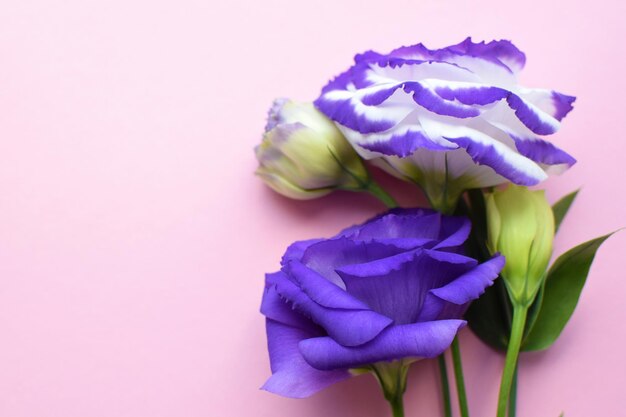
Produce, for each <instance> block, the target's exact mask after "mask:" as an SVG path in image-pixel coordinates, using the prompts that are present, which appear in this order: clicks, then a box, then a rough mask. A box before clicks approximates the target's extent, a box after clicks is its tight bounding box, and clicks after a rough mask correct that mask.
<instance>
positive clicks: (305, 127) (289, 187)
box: [255, 99, 369, 200]
mask: <svg viewBox="0 0 626 417" xmlns="http://www.w3.org/2000/svg"><path fill="white" fill-rule="evenodd" d="M255 152H256V157H257V160H258V161H259V168H258V169H257V171H256V174H257V175H259V176H260V177H261V178H262V179H263V181H265V183H266V184H267V185H269V186H270V187H272V188H273V189H274V190H275V191H277V192H278V193H280V194H283V195H285V196H287V197H290V198H294V199H299V200H306V199H311V198H316V197H320V196H322V195H325V194H328V193H330V192H331V191H333V190H335V189H337V188H342V189H353V190H356V189H362V188H363V187H364V185H366V184H367V183H369V176H368V173H367V170H366V169H365V166H364V165H363V162H362V161H361V158H360V157H359V156H358V155H357V153H356V152H355V151H354V149H353V148H352V146H351V145H350V143H349V142H348V141H347V140H346V139H345V138H344V136H343V135H342V134H341V132H340V131H339V130H338V129H337V127H336V126H335V125H334V123H333V122H332V121H331V120H329V119H328V118H326V116H324V115H323V114H322V113H320V112H319V111H318V110H317V109H315V107H314V106H313V104H311V103H296V102H293V101H291V100H286V99H279V100H276V101H275V102H274V105H273V106H272V109H271V110H270V112H269V115H268V122H267V126H266V128H265V134H264V135H263V141H262V142H261V144H260V145H259V146H257V147H256V149H255Z"/></svg>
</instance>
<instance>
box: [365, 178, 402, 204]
mask: <svg viewBox="0 0 626 417" xmlns="http://www.w3.org/2000/svg"><path fill="white" fill-rule="evenodd" d="M363 189H364V190H365V191H367V192H368V193H370V194H371V195H373V196H374V197H376V198H378V199H379V200H380V201H382V202H383V204H384V205H386V206H387V207H389V208H394V207H398V203H397V202H396V200H395V199H394V198H393V197H392V196H391V194H389V193H388V192H387V191H385V190H384V189H383V188H382V187H381V186H380V185H378V184H377V183H376V182H374V181H373V180H370V181H369V182H368V183H367V184H365V185H364V186H363Z"/></svg>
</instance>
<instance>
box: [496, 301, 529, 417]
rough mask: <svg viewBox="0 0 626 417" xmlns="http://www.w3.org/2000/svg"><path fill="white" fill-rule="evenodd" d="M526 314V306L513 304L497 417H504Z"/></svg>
mask: <svg viewBox="0 0 626 417" xmlns="http://www.w3.org/2000/svg"><path fill="white" fill-rule="evenodd" d="M527 314H528V306H527V305H519V304H515V305H514V307H513V324H512V325H511V337H510V339H509V348H508V349H507V351H506V359H505V362H504V370H503V371H502V382H501V383H500V395H499V396H498V413H497V417H506V412H507V406H508V403H509V396H510V394H511V386H512V385H513V381H514V377H515V372H516V369H517V359H518V357H519V350H520V347H521V344H522V337H523V336H524V326H525V325H526V316H527Z"/></svg>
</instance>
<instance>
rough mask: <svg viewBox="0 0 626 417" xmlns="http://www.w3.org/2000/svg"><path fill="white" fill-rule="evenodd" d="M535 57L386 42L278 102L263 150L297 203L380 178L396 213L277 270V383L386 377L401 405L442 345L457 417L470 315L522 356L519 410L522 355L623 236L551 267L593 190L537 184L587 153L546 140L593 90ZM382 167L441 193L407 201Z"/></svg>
mask: <svg viewBox="0 0 626 417" xmlns="http://www.w3.org/2000/svg"><path fill="white" fill-rule="evenodd" d="M525 60H526V57H525V55H524V54H523V53H522V52H521V51H520V50H519V49H517V48H516V47H515V46H514V45H513V44H512V43H511V42H508V41H493V42H489V43H485V42H482V43H475V42H473V41H472V40H471V39H466V40H465V41H463V42H461V43H460V44H457V45H453V46H449V47H447V48H443V49H436V50H431V49H428V48H426V47H425V46H424V45H422V44H418V45H413V46H409V47H401V48H398V49H395V50H393V51H392V52H390V53H388V54H381V53H377V52H373V51H368V52H365V53H362V54H359V55H357V56H356V57H355V60H354V61H355V62H354V64H353V65H352V66H351V67H350V68H348V69H347V70H346V71H345V72H343V73H341V74H340V75H338V76H337V77H335V78H334V79H333V80H331V81H330V82H329V83H328V84H327V85H326V86H325V87H324V88H323V89H322V92H321V95H320V96H319V97H318V98H317V100H315V101H314V102H313V103H298V102H294V101H291V100H286V99H279V100H276V101H275V103H274V105H273V106H272V108H271V109H270V112H269V115H268V121H267V126H266V128H265V134H264V136H263V140H262V143H261V144H260V145H259V146H258V147H257V149H256V156H257V159H258V161H259V168H258V170H257V174H258V176H259V177H261V178H262V179H263V180H264V181H265V183H267V184H268V185H269V186H270V187H272V188H273V189H274V190H276V191H277V192H279V193H281V194H283V195H285V196H287V197H291V198H295V199H312V198H317V197H320V196H323V195H325V194H328V193H331V192H333V191H336V190H347V191H355V192H367V193H370V194H371V195H373V196H374V197H376V198H378V199H380V200H381V202H382V203H384V204H385V205H386V206H387V207H388V211H386V212H384V213H382V214H378V215H376V216H375V217H373V218H371V219H370V220H368V221H366V222H364V223H363V224H360V225H356V226H350V227H347V228H346V229H344V230H342V231H340V232H339V233H338V234H337V235H335V236H333V237H331V238H317V239H309V240H303V241H299V242H295V243H293V244H292V245H291V246H290V247H289V248H287V250H286V252H285V254H284V256H283V258H282V260H281V262H280V269H279V271H278V272H275V273H271V274H267V275H266V279H265V290H264V293H263V299H262V303H261V312H262V313H263V315H265V317H266V327H267V339H268V348H269V357H270V363H271V370H272V375H271V377H270V378H269V379H268V380H267V382H265V384H264V385H263V389H265V390H267V391H270V392H273V393H276V394H279V395H283V396H287V397H294V398H301V397H307V396H310V395H312V394H314V393H316V392H317V391H319V390H321V389H323V388H325V387H327V386H329V385H331V384H334V383H336V382H338V381H341V380H344V379H347V378H350V377H352V376H357V375H362V374H372V375H373V376H374V377H375V378H376V379H377V380H378V382H379V383H380V386H381V388H382V392H383V395H384V398H385V399H386V400H387V401H388V402H389V404H390V406H391V410H392V414H393V416H394V417H399V416H404V408H403V395H404V394H405V392H406V391H407V383H406V381H407V373H408V370H409V367H410V366H411V364H412V363H414V362H416V361H419V360H427V359H436V360H437V361H438V364H439V367H440V370H441V372H440V375H441V378H440V381H439V383H440V384H441V393H442V401H443V404H444V407H443V410H444V413H445V415H446V416H451V415H452V412H451V409H452V408H451V398H450V391H449V385H450V382H449V381H448V376H447V375H448V373H447V368H448V367H449V364H448V363H446V362H447V360H446V357H445V356H444V353H445V351H446V350H448V349H450V350H451V355H450V356H451V358H452V367H453V370H454V372H453V373H454V376H455V378H454V383H455V384H456V388H457V389H456V392H457V395H458V403H459V411H460V414H461V416H463V417H466V416H468V415H469V411H468V407H467V398H466V391H465V386H464V383H465V382H464V376H463V366H462V363H461V354H460V349H461V347H460V346H459V341H458V338H457V334H458V332H459V331H460V329H462V328H463V327H465V326H466V325H467V326H468V327H469V328H470V329H471V330H472V331H473V332H474V333H475V334H476V335H477V336H478V337H479V338H480V339H481V340H483V341H484V342H485V343H487V344H488V345H489V346H491V347H492V348H494V350H496V351H498V352H501V353H502V354H504V357H505V361H504V366H503V371H502V379H501V383H500V392H499V398H498V404H497V410H494V411H495V412H496V415H497V416H498V417H504V416H509V417H513V416H515V414H516V390H517V384H516V378H517V366H518V358H519V355H520V353H521V352H524V351H533V350H542V349H547V348H549V347H550V345H551V344H552V343H553V342H554V341H555V340H556V339H557V338H558V336H559V334H560V333H561V331H562V329H563V328H564V326H565V325H566V323H567V322H568V320H569V318H570V316H571V315H572V313H573V311H574V309H575V307H576V304H577V301H578V298H579V295H580V293H581V290H582V288H583V286H584V283H585V280H586V277H587V274H588V271H589V268H590V266H591V263H592V261H593V258H594V255H595V253H596V251H597V249H598V248H599V246H600V245H601V244H602V242H603V241H604V240H605V239H607V238H608V236H609V235H606V236H602V237H599V238H597V239H594V240H591V241H589V242H585V243H583V244H581V245H579V246H577V247H575V248H573V249H571V250H569V251H567V252H566V253H565V254H563V255H561V256H560V257H559V258H558V259H556V261H554V262H553V263H552V265H550V259H551V256H552V246H553V240H554V236H555V233H556V232H557V230H558V228H559V225H560V223H561V221H562V219H563V218H564V216H565V214H566V213H567V211H568V208H569V207H570V205H571V204H572V202H573V201H574V198H575V196H576V192H574V193H571V194H569V195H567V196H565V197H564V198H563V199H562V200H560V201H559V202H557V203H556V204H555V205H554V206H550V205H549V203H548V201H547V200H546V198H545V195H544V192H543V190H531V189H529V188H528V187H529V186H534V185H537V184H539V183H541V182H542V181H543V180H544V179H546V178H547V177H548V175H549V174H551V173H560V172H563V171H564V170H566V169H567V168H568V167H570V166H572V165H573V164H574V163H575V162H576V161H575V159H574V158H573V157H572V156H570V155H569V154H568V153H567V152H565V151H564V150H562V149H560V148H558V147H557V146H555V145H554V144H552V143H550V142H549V141H547V140H546V139H544V137H545V136H547V135H551V134H553V133H555V132H556V131H557V130H558V129H559V126H560V124H561V121H562V120H563V118H564V117H565V116H566V115H567V114H568V113H569V112H570V111H571V110H572V105H573V103H574V101H575V98H574V97H572V96H568V95H565V94H561V93H559V92H556V91H552V90H546V89H538V88H526V87H522V86H520V85H518V83H517V81H516V74H517V73H518V72H519V71H520V70H521V69H522V68H523V66H524V64H525ZM371 166H376V167H378V168H381V169H382V170H383V171H385V172H386V173H388V174H391V175H393V176H395V177H397V178H400V179H402V180H406V181H408V182H411V183H414V184H415V185H417V186H418V187H419V188H421V190H422V191H423V193H424V194H425V196H426V197H427V199H428V201H429V202H430V206H431V207H430V208H401V207H398V205H397V203H396V201H395V199H394V198H393V196H392V195H391V194H390V193H389V191H388V190H385V189H384V188H383V187H381V186H380V185H379V184H377V183H376V182H375V180H374V179H373V177H372V175H371V174H370V167H371Z"/></svg>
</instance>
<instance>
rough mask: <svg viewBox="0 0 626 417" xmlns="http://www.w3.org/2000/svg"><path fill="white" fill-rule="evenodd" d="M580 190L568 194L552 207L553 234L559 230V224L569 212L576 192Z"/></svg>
mask: <svg viewBox="0 0 626 417" xmlns="http://www.w3.org/2000/svg"><path fill="white" fill-rule="evenodd" d="M579 191H580V190H576V191H574V192H571V193H569V194H568V195H566V196H565V197H563V198H561V199H560V200H559V201H557V202H556V203H555V204H554V205H553V206H552V212H553V213H554V233H556V232H557V231H558V230H559V227H560V226H561V222H562V221H563V219H564V218H565V215H566V214H567V212H568V211H569V208H570V206H571V205H572V203H573V202H574V200H575V199H576V196H577V195H578V192H579Z"/></svg>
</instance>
